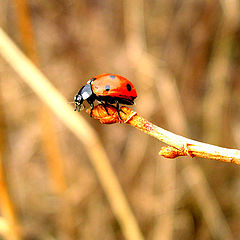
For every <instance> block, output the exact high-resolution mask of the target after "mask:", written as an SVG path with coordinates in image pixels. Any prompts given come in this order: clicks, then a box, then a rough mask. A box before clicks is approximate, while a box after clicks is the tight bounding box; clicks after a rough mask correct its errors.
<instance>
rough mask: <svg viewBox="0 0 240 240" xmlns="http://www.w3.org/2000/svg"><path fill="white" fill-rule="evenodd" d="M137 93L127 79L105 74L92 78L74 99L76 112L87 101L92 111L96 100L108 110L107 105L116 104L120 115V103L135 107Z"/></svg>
mask: <svg viewBox="0 0 240 240" xmlns="http://www.w3.org/2000/svg"><path fill="white" fill-rule="evenodd" d="M136 97H137V92H136V89H135V87H134V86H133V84H132V83H131V82H130V81H129V80H128V79H126V78H124V77H122V76H120V75H117V74H110V73H104V74H100V75H97V76H95V77H93V78H91V79H90V80H89V81H88V82H87V84H86V85H84V86H83V87H82V88H81V89H80V90H79V92H78V94H77V95H76V96H75V97H74V103H75V105H76V107H75V110H74V111H76V110H77V109H78V111H80V109H81V107H82V104H83V101H84V100H86V101H87V102H88V103H89V104H90V107H91V113H90V116H91V115H92V109H93V107H94V104H93V102H94V101H95V100H97V101H99V102H101V103H102V104H103V106H104V108H105V110H106V111H107V109H106V105H109V104H116V108H117V111H118V113H119V103H120V104H126V105H133V104H134V99H135V98H136Z"/></svg>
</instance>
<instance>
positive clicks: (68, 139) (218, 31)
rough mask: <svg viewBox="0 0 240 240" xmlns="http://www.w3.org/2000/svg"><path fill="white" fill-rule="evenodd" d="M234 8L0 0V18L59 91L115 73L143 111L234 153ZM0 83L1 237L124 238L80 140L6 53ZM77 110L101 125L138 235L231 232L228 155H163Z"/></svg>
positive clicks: (238, 11)
mask: <svg viewBox="0 0 240 240" xmlns="http://www.w3.org/2000/svg"><path fill="white" fill-rule="evenodd" d="M239 4H240V3H239V1H237V0H232V1H228V0H195V1H194V0H190V1H184V0H162V1H154V0H145V1H144V0H139V1H138V0H132V1H114V0H84V1H77V0H58V1H56V0H51V1H47V0H44V1H43V0H42V1H40V0H35V1H33V0H8V1H7V0H0V26H1V27H2V28H3V29H4V30H5V31H6V32H7V33H8V35H9V36H10V37H11V38H12V39H13V40H14V42H16V43H17V45H18V46H19V47H20V48H21V49H22V50H23V51H24V52H25V53H26V55H28V56H29V58H30V59H32V61H33V62H34V63H35V64H36V65H37V66H38V67H39V68H40V69H41V70H42V71H43V72H44V74H45V75H46V76H47V77H48V78H49V79H50V80H51V82H52V84H53V85H54V86H55V87H56V88H57V89H58V90H59V92H61V93H62V94H63V95H64V96H65V97H66V99H67V100H68V101H73V97H74V95H75V94H76V92H77V91H78V90H79V88H80V87H81V86H82V85H83V84H85V83H86V81H87V80H88V78H90V77H93V76H94V75H97V74H100V73H106V72H109V73H116V74H120V75H122V76H124V77H127V78H128V79H129V80H131V81H132V82H133V83H134V85H135V87H136V88H137V91H138V98H137V99H136V105H135V106H133V108H134V109H135V110H136V111H137V112H138V113H139V114H140V115H142V116H144V117H145V118H146V119H148V120H150V121H152V122H153V123H155V124H157V125H159V126H161V127H164V128H166V129H168V130H170V131H173V132H175V133H178V134H180V135H184V136H186V137H189V138H193V139H196V140H199V141H204V142H208V143H211V144H216V145H219V146H225V147H229V148H238V149H239V148H240V111H239V110H240V81H239V74H240V44H239V43H240V25H239V23H240V22H239V20H240V8H239ZM0 80H1V82H0V103H1V105H0V113H1V114H0V124H1V126H0V130H1V139H0V142H1V148H0V150H1V153H0V155H1V156H0V157H1V168H3V169H1V171H2V176H1V178H0V181H1V186H0V191H1V192H0V198H1V201H0V202H1V208H0V209H1V211H0V215H1V217H0V234H1V236H0V239H27V240H38V239H39V240H40V239H44V240H45V239H49V240H50V239H64V240H65V239H66V240H71V239H87V240H88V239H90V240H91V239H104V240H112V239H125V237H124V235H123V233H122V231H121V228H120V226H119V223H118V221H117V220H116V218H115V216H114V214H113V212H112V210H111V208H110V205H109V202H108V200H107V199H106V196H105V194H104V191H103V189H102V187H101V185H100V184H99V181H98V178H97V177H96V175H95V171H94V169H93V167H92V166H91V164H90V163H89V159H88V155H87V153H86V151H85V149H84V147H83V145H82V143H81V142H80V141H78V140H77V139H76V137H75V136H73V134H72V133H71V132H70V131H69V130H68V129H67V128H66V127H65V126H64V125H63V124H62V123H61V122H60V121H59V120H58V118H57V117H56V116H54V115H53V114H52V113H51V111H50V110H48V109H47V108H46V107H45V106H44V104H43V103H42V102H41V101H40V100H39V98H38V97H37V96H36V95H35V93H34V92H33V91H32V90H31V89H30V88H29V87H28V86H27V85H26V84H25V83H24V82H23V81H22V80H21V78H20V77H19V76H18V75H17V74H16V73H15V72H14V71H13V70H12V68H11V67H9V65H7V64H6V62H5V61H4V60H3V59H2V58H0ZM49 101H51V99H49ZM73 109H74V106H73ZM76 114H81V115H82V116H83V117H84V118H85V119H86V120H87V121H88V123H89V124H90V125H91V126H92V127H93V128H94V129H95V130H96V132H97V133H98V135H99V137H100V139H101V141H102V144H103V146H104V148H105V150H106V152H107V154H108V157H109V159H110V160H111V164H112V166H113V168H114V170H115V172H116V174H117V176H118V178H119V182H120V184H121V186H122V187H123V189H124V192H125V194H126V197H127V199H128V201H129V204H130V206H131V208H132V210H133V212H134V215H135V217H136V220H137V222H138V224H139V228H140V229H141V232H142V233H143V235H144V237H145V239H149V240H158V239H167V240H169V239H184V240H188V239H199V240H200V239H240V238H239V237H240V201H239V199H240V177H239V171H240V170H239V167H238V166H237V165H231V164H225V163H221V162H216V161H212V160H207V159H195V158H194V159H190V158H186V157H185V158H179V159H177V160H166V159H164V158H161V157H159V156H158V151H159V149H160V147H161V146H162V144H161V143H159V142H158V141H156V140H155V139H153V138H150V137H148V136H146V135H144V134H143V133H141V132H139V131H137V130H136V129H133V128H131V127H129V126H124V125H119V124H118V125H117V124H114V125H109V126H104V125H101V124H100V123H98V122H97V121H96V120H93V119H91V118H90V117H89V115H88V114H86V113H85V111H82V112H80V113H76ZM83 141H84V139H83ZM9 222H10V223H9ZM9 226H10V228H12V227H13V228H14V226H18V227H16V229H21V230H20V231H19V230H16V229H15V230H14V229H10V230H9ZM9 232H12V233H9ZM10 235H11V236H10ZM133 240H134V239H133Z"/></svg>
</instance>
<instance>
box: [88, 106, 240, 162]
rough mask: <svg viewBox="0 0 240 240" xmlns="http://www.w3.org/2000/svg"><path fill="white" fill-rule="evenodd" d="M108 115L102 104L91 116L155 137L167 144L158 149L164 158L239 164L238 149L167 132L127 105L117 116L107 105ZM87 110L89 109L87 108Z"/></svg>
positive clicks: (114, 109) (105, 122) (239, 151)
mask: <svg viewBox="0 0 240 240" xmlns="http://www.w3.org/2000/svg"><path fill="white" fill-rule="evenodd" d="M107 110H108V113H109V115H108V114H107V113H106V111H105V109H104V107H103V106H102V105H98V106H96V107H95V108H94V109H93V115H92V116H93V117H94V118H96V119H98V120H99V121H100V122H101V123H104V124H112V123H127V124H130V125H132V126H133V127H135V128H137V129H139V130H141V131H143V132H145V133H147V134H148V135H150V136H152V137H155V138H157V139H158V140H160V141H162V142H164V143H166V144H169V145H170V146H168V147H167V148H166V147H164V148H162V149H161V150H160V152H159V154H160V155H162V156H164V157H166V158H175V157H179V156H190V157H202V158H209V159H214V160H218V161H223V162H228V163H235V164H240V150H237V149H229V148H222V147H218V146H215V145H211V144H207V143H203V142H199V141H195V140H192V139H189V138H185V137H182V136H180V135H177V134H174V133H172V132H169V131H167V130H165V129H163V128H160V127H158V126H156V125H154V124H152V123H151V122H149V121H147V120H146V119H144V118H143V117H141V116H139V115H138V114H137V113H136V112H134V111H133V110H131V109H130V108H128V107H125V106H124V107H121V109H120V116H121V118H122V119H120V118H119V117H118V114H117V110H116V108H114V107H112V106H107ZM87 111H88V112H89V110H87Z"/></svg>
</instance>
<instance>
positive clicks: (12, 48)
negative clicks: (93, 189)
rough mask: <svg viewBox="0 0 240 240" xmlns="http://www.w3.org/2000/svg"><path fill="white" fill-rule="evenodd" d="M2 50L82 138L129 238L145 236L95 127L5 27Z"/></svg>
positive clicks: (0, 35)
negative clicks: (65, 96)
mask: <svg viewBox="0 0 240 240" xmlns="http://www.w3.org/2000/svg"><path fill="white" fill-rule="evenodd" d="M0 54H1V55H2V57H3V58H4V59H5V60H6V61H7V62H8V63H9V64H10V65H11V66H12V67H13V69H14V70H15V71H16V72H17V73H18V74H19V75H20V76H21V77H22V79H23V80H24V82H25V83H27V84H28V85H29V86H30V87H31V88H32V89H33V91H34V92H35V93H36V94H37V95H38V96H39V97H40V98H41V99H42V100H43V101H44V103H45V104H46V105H47V106H48V107H49V108H50V109H51V110H52V111H53V112H54V113H55V114H56V115H57V116H58V117H59V119H60V120H61V121H62V122H63V123H64V124H65V125H66V126H67V127H68V128H69V129H70V130H71V131H72V132H73V133H74V134H75V135H76V136H77V137H78V138H79V140H80V141H82V144H83V145H84V146H85V148H86V151H87V153H88V155H89V160H90V161H91V163H92V165H93V167H94V169H95V171H96V174H97V176H98V178H99V181H100V183H101V184H102V187H103V189H104V191H105V193H106V196H107V198H108V200H109V203H110V205H111V207H112V210H113V213H114V214H115V216H116V218H117V220H118V221H119V224H120V226H121V229H122V231H123V234H124V236H125V238H126V239H128V240H132V239H134V240H142V239H144V238H143V235H142V233H141V231H140V229H139V226H138V224H137V221H136V218H135V217H134V215H133V213H132V211H131V208H130V206H129V204H128V202H127V199H126V197H125V194H124V192H123V190H122V188H121V186H120V184H119V182H118V179H117V177H116V175H115V173H114V171H113V169H112V167H111V165H110V162H109V159H108V158H107V155H106V152H105V151H104V149H103V147H102V144H101V142H100V140H99V138H98V136H97V135H96V133H95V131H94V130H93V129H92V128H91V127H90V126H89V124H88V123H87V122H86V121H85V120H84V119H83V118H81V116H80V115H79V114H76V112H74V111H73V109H72V108H70V107H69V106H68V104H67V103H66V100H65V99H64V98H63V97H62V95H61V94H60V93H59V92H58V91H57V90H56V89H55V88H54V87H53V86H52V85H51V83H50V82H49V80H48V79H47V78H46V77H45V76H44V75H43V74H42V73H41V72H40V71H39V70H38V69H37V68H36V67H35V66H34V65H33V64H32V63H31V62H30V61H29V59H28V58H27V57H26V56H25V55H24V54H23V53H22V52H21V51H20V50H19V49H18V48H17V46H16V45H15V44H14V43H13V42H12V41H11V40H10V38H9V37H8V36H7V35H6V34H5V32H4V31H3V30H2V29H1V28H0ZM49 99H51V101H49Z"/></svg>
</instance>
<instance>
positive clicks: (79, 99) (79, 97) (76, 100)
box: [74, 93, 83, 111]
mask: <svg viewBox="0 0 240 240" xmlns="http://www.w3.org/2000/svg"><path fill="white" fill-rule="evenodd" d="M74 103H75V109H74V111H76V110H77V109H78V111H80V110H81V109H82V103H83V98H82V95H81V94H79V93H78V94H77V95H76V96H75V97H74Z"/></svg>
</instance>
